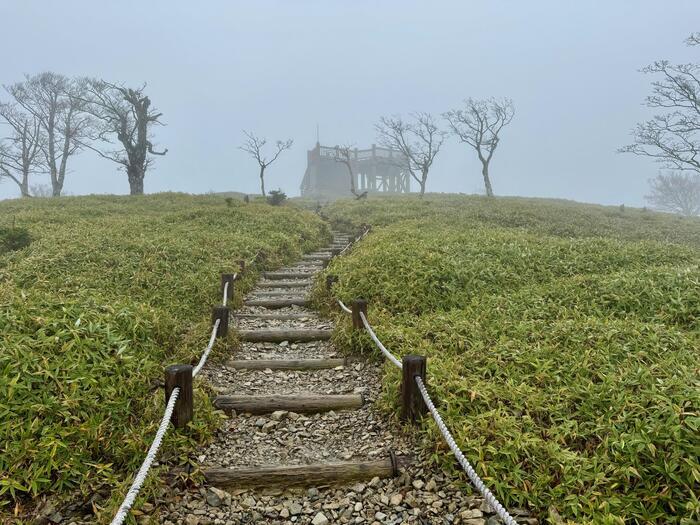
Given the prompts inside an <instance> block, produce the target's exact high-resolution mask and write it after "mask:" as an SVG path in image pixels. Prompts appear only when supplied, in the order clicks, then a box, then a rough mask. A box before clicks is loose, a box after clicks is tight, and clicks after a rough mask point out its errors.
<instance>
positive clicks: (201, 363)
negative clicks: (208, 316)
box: [192, 319, 221, 377]
mask: <svg viewBox="0 0 700 525" xmlns="http://www.w3.org/2000/svg"><path fill="white" fill-rule="evenodd" d="M220 323H221V319H217V320H216V321H215V322H214V327H213V328H212V330H211V337H210V338H209V344H208V345H207V347H206V349H205V350H204V353H203V354H202V358H201V359H200V360H199V363H197V366H195V367H194V368H193V369H192V377H194V376H196V375H197V374H199V371H200V370H201V369H202V367H203V366H204V363H206V362H207V357H209V353H210V352H211V349H212V348H213V347H214V340H216V332H217V331H218V330H219V324H220Z"/></svg>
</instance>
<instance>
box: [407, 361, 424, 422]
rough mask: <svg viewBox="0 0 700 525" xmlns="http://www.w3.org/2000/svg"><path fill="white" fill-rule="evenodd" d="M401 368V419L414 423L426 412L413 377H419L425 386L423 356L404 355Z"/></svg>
mask: <svg viewBox="0 0 700 525" xmlns="http://www.w3.org/2000/svg"><path fill="white" fill-rule="evenodd" d="M402 366H403V368H402V374H403V377H402V379H401V419H403V420H404V421H412V422H416V421H418V420H419V419H420V418H421V417H423V416H424V415H425V414H426V413H427V412H428V407H427V406H425V402H424V401H423V396H422V395H421V393H420V390H418V385H417V384H416V380H415V376H419V377H420V378H421V379H422V380H423V384H426V383H425V371H426V358H425V356H423V355H405V356H403V360H402Z"/></svg>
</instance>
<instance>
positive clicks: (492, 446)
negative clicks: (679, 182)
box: [324, 197, 700, 523]
mask: <svg viewBox="0 0 700 525" xmlns="http://www.w3.org/2000/svg"><path fill="white" fill-rule="evenodd" d="M324 213H325V214H327V215H328V216H329V217H331V219H332V220H334V221H335V222H337V223H339V224H347V223H350V224H353V225H357V224H360V223H363V222H369V223H371V224H374V225H377V227H376V228H375V229H374V232H373V233H372V234H371V235H370V236H369V237H367V238H366V239H365V240H364V241H363V242H362V243H361V245H359V246H357V247H356V248H355V249H354V250H353V252H352V253H351V254H350V255H348V256H347V257H342V258H339V259H337V260H335V261H334V262H333V264H332V266H331V268H330V269H329V272H331V273H334V274H336V275H338V276H339V279H340V280H339V283H338V284H337V285H336V287H334V294H335V295H336V296H338V297H340V298H341V299H343V300H346V301H349V300H351V299H352V298H355V297H364V298H366V299H368V300H369V303H370V308H369V318H370V321H371V322H372V324H373V325H374V326H375V328H376V330H377V332H378V335H379V337H380V338H381V339H382V341H383V342H384V343H385V344H386V345H387V346H388V347H389V348H390V349H391V350H392V351H394V352H395V353H397V354H399V355H401V354H407V353H420V354H424V355H427V356H428V358H429V360H428V376H429V377H428V381H429V384H430V389H431V391H432V392H433V394H434V397H435V398H436V399H437V400H439V409H440V410H441V412H442V413H443V414H444V416H445V419H446V421H447V423H448V425H449V426H450V427H451V428H452V429H453V430H454V434H455V436H456V438H457V440H458V442H459V444H460V445H461V446H462V448H463V450H464V451H465V453H466V455H467V457H468V458H470V459H471V460H472V462H473V463H474V464H475V467H476V469H477V471H478V472H479V474H480V475H482V477H484V479H485V480H486V481H487V483H488V484H489V485H490V486H491V487H492V488H493V489H494V491H495V492H496V493H497V494H498V495H499V497H500V498H501V499H502V500H503V502H504V503H506V504H507V505H509V506H521V505H527V506H530V507H532V508H534V509H535V510H537V511H538V512H539V513H540V515H541V516H546V514H547V509H548V508H549V506H551V505H553V506H555V507H556V508H557V509H558V511H559V512H560V513H561V514H562V515H564V516H565V517H566V518H568V519H572V520H576V521H577V522H596V523H599V522H611V523H612V522H619V523H622V522H631V523H634V522H639V523H681V522H684V523H691V522H694V521H697V520H698V519H700V502H699V500H698V498H699V487H700V465H699V463H698V457H699V456H700V414H699V413H698V411H699V410H700V358H699V354H698V349H700V267H699V263H700V243H699V242H698V240H699V239H700V221H697V220H696V221H690V220H677V219H676V218H674V217H671V216H666V215H661V214H655V213H650V212H642V211H639V210H625V211H624V212H623V211H620V210H618V209H611V208H603V207H590V208H588V207H586V206H583V205H577V204H571V203H557V202H547V201H528V200H522V199H495V200H486V199H480V198H460V197H448V198H445V199H440V198H437V197H430V198H427V199H424V200H423V201H420V200H418V199H415V198H399V199H370V200H369V201H368V202H367V203H350V202H339V203H336V204H334V205H331V206H330V207H328V208H326V209H325V210H324ZM666 238H671V239H672V241H673V242H665V239H666ZM346 336H347V334H340V335H339V337H340V338H341V339H342V338H343V337H346ZM386 380H387V384H386V392H387V395H386V400H387V402H389V403H395V402H396V389H395V386H393V385H395V384H396V381H397V380H398V374H397V373H396V372H394V371H390V372H388V374H387V379H386ZM423 430H424V432H425V436H426V438H428V439H427V440H426V443H429V446H431V447H437V450H440V451H442V452H443V453H441V454H438V455H436V458H439V460H440V461H442V462H443V463H444V465H445V467H446V468H454V463H453V459H452V457H451V456H450V455H448V454H447V453H445V447H444V445H443V443H442V439H441V437H440V436H439V433H438V431H437V429H436V428H435V426H434V425H433V424H432V422H426V423H425V424H424V425H423Z"/></svg>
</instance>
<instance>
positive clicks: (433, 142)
mask: <svg viewBox="0 0 700 525" xmlns="http://www.w3.org/2000/svg"><path fill="white" fill-rule="evenodd" d="M375 130H376V131H377V135H378V137H379V142H380V144H381V145H382V146H384V147H387V148H390V149H393V150H397V151H399V152H400V153H401V155H402V157H400V158H402V159H403V162H404V164H402V165H401V168H403V169H405V170H406V171H408V173H409V174H410V175H411V177H413V179H415V181H416V182H418V184H419V185H420V195H421V196H423V195H424V194H425V184H426V182H427V180H428V173H429V172H430V168H431V167H432V165H433V162H434V160H435V157H436V156H437V154H438V153H439V152H440V148H441V147H442V144H443V142H444V140H445V133H444V132H443V131H441V130H440V129H439V128H438V126H437V124H436V123H435V119H434V118H433V116H432V115H431V114H430V113H423V112H417V113H412V114H411V115H410V121H405V120H403V119H402V118H401V117H400V116H393V117H381V118H380V119H379V123H378V124H376V125H375Z"/></svg>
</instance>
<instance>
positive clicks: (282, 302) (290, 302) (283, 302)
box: [243, 297, 309, 308]
mask: <svg viewBox="0 0 700 525" xmlns="http://www.w3.org/2000/svg"><path fill="white" fill-rule="evenodd" d="M307 304H309V300H308V299H306V298H305V297H290V298H288V299H248V300H247V301H243V306H262V307H264V308H284V307H286V306H306V305H307Z"/></svg>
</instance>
